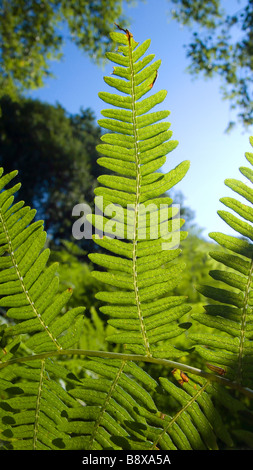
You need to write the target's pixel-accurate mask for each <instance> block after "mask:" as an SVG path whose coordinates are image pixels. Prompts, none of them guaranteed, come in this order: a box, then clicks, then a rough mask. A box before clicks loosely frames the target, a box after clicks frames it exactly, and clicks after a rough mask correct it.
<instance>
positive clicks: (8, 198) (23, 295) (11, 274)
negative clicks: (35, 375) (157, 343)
mask: <svg viewBox="0 0 253 470" xmlns="http://www.w3.org/2000/svg"><path fill="white" fill-rule="evenodd" d="M2 174H3V170H1V175H2ZM14 176H16V172H12V173H10V174H7V175H5V176H1V178H0V188H1V190H2V193H1V195H0V253H1V259H0V306H1V307H4V308H5V309H7V313H6V316H7V318H9V319H11V320H12V321H11V323H9V326H8V328H6V329H5V330H4V336H5V338H8V337H11V338H15V337H16V336H20V335H22V342H23V343H25V344H26V347H27V348H29V349H30V350H31V351H33V352H35V353H39V352H45V351H50V350H53V349H58V350H60V349H62V348H67V347H70V346H72V345H73V344H74V343H75V342H76V341H77V339H78V331H79V332H80V328H81V323H82V313H83V312H84V310H85V309H84V308H83V307H80V308H75V309H72V310H69V311H66V312H64V313H63V308H65V306H66V304H67V302H68V299H69V298H70V296H71V293H72V290H71V289H67V290H66V291H65V292H63V293H58V287H59V286H58V284H59V280H58V277H57V275H56V270H57V266H58V264H57V263H53V264H51V265H50V266H47V263H48V259H49V254H50V251H49V249H47V248H46V249H45V248H44V246H45V242H46V233H45V232H44V230H43V222H42V221H38V222H33V219H34V216H35V211H34V210H31V209H30V208H29V207H26V206H25V207H24V204H23V203H22V202H21V203H16V204H13V194H14V193H15V192H16V191H17V189H18V188H19V186H18V185H16V186H13V187H12V188H10V189H5V190H4V188H5V186H6V185H7V184H8V183H9V182H10V181H11V180H12V179H13V177H14ZM9 349H10V347H9V348H7V351H8V350H9Z"/></svg>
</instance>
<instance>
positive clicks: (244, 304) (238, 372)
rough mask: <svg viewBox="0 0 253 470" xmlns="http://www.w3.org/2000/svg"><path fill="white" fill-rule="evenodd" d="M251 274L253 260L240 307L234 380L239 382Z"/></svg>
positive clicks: (241, 375)
mask: <svg viewBox="0 0 253 470" xmlns="http://www.w3.org/2000/svg"><path fill="white" fill-rule="evenodd" d="M252 274H253V260H251V264H250V270H249V275H248V282H247V285H246V289H245V295H244V299H243V309H242V317H241V330H240V332H241V334H240V344H239V353H238V369H237V376H236V381H237V382H238V383H239V384H241V383H242V379H243V351H244V341H245V335H246V322H247V309H248V300H249V294H250V286H251V282H252Z"/></svg>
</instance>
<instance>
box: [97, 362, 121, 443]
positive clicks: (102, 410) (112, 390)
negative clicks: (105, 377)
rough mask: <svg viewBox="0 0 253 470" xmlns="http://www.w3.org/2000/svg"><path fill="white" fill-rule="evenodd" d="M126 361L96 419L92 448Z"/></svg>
mask: <svg viewBox="0 0 253 470" xmlns="http://www.w3.org/2000/svg"><path fill="white" fill-rule="evenodd" d="M126 362H127V361H123V362H122V364H121V366H120V368H119V370H118V372H117V374H116V376H115V378H114V380H113V382H112V384H111V386H110V389H109V391H108V394H107V396H106V399H105V401H104V404H103V406H102V408H101V410H100V413H99V416H98V418H97V420H96V422H95V425H94V428H93V432H92V434H91V436H90V442H89V449H92V446H93V442H94V439H95V437H96V433H97V431H98V429H99V427H100V425H101V422H102V419H103V415H104V413H105V412H106V409H107V405H108V403H109V402H110V400H111V398H112V394H113V392H114V390H115V388H116V387H117V384H118V381H119V379H120V377H121V374H122V372H123V370H124V367H125V365H126ZM108 444H110V443H109V442H108Z"/></svg>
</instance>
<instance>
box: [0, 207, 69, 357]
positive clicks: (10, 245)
mask: <svg viewBox="0 0 253 470" xmlns="http://www.w3.org/2000/svg"><path fill="white" fill-rule="evenodd" d="M0 222H1V224H2V226H3V231H4V233H5V236H6V240H7V243H8V247H9V253H10V256H11V260H12V264H13V267H14V269H15V271H16V273H17V276H18V279H19V282H20V284H21V287H22V289H23V292H24V294H25V296H26V299H27V301H28V302H29V304H30V306H31V307H32V310H33V312H34V314H35V317H37V319H38V320H39V322H40V324H41V325H42V327H43V328H44V330H45V331H46V333H47V334H48V336H49V337H50V339H51V340H52V342H53V343H54V344H55V346H56V347H57V349H58V350H60V349H62V347H61V346H60V344H59V343H58V341H57V339H56V338H54V335H53V334H52V333H51V331H50V329H49V327H48V326H47V325H46V324H45V322H44V321H43V319H42V317H41V314H40V313H39V312H38V310H37V309H36V307H35V304H34V302H33V300H32V298H31V296H30V294H29V291H28V289H27V287H26V285H25V283H24V279H23V277H22V275H21V272H20V270H19V267H18V262H17V260H16V258H15V252H14V249H13V246H12V242H11V237H10V235H9V231H8V228H7V226H6V224H5V221H4V217H3V215H2V211H1V209H0Z"/></svg>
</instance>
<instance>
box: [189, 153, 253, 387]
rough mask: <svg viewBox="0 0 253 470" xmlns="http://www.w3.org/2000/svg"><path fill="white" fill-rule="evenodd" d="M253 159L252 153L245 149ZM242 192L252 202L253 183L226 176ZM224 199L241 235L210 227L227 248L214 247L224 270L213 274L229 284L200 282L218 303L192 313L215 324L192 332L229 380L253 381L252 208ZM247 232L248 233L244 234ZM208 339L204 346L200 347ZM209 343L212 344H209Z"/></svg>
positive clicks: (224, 214) (230, 222) (232, 223)
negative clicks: (252, 365) (252, 360)
mask: <svg viewBox="0 0 253 470" xmlns="http://www.w3.org/2000/svg"><path fill="white" fill-rule="evenodd" d="M246 157H247V160H248V161H249V162H250V163H251V164H252V163H253V160H252V157H253V154H250V153H247V154H246ZM240 170H241V173H242V174H243V175H245V176H246V177H247V178H248V180H249V183H252V169H251V168H246V167H242V168H241V169H240ZM225 183H226V185H227V186H228V187H230V188H231V189H232V190H233V191H235V192H236V193H237V194H239V195H240V196H242V197H243V198H244V199H246V201H247V202H249V203H250V204H252V203H253V196H252V195H253V189H252V188H251V187H250V186H249V185H248V184H245V183H242V182H240V181H239V180H235V179H228V180H226V181H225ZM221 202H223V204H224V205H226V206H227V207H228V208H230V209H232V210H233V211H234V212H235V213H236V214H237V215H234V214H231V213H230V212H228V211H219V215H220V216H221V218H222V219H223V220H224V221H225V222H226V223H227V224H228V225H229V226H230V227H232V228H233V229H234V230H235V231H237V232H238V234H239V236H238V237H236V236H231V235H229V236H228V235H223V234H221V233H211V234H210V237H211V238H213V239H214V240H215V241H216V242H218V243H219V244H220V245H221V246H223V247H224V248H225V249H226V250H227V251H226V252H225V253H223V252H220V251H219V252H218V251H217V252H214V251H213V252H211V253H210V255H211V257H212V258H214V259H215V260H217V261H219V262H220V263H222V264H223V265H224V266H225V269H224V270H214V271H210V276H211V277H212V278H213V279H214V280H215V281H216V282H217V281H218V282H219V283H222V285H223V286H224V288H223V287H222V288H220V287H214V286H200V287H199V288H198V290H199V292H201V293H202V294H203V295H204V296H206V297H207V298H209V299H212V300H213V301H214V304H213V305H207V306H206V307H205V313H204V314H203V313H201V314H200V313H196V314H194V315H193V318H194V319H195V320H196V321H198V322H200V323H201V324H203V325H206V326H208V327H209V328H212V329H213V334H206V335H203V336H202V337H200V335H199V334H192V335H190V337H191V339H192V341H194V343H196V344H198V346H197V350H198V352H199V353H200V355H201V356H202V357H203V358H204V359H205V360H206V361H208V362H209V363H210V362H211V363H214V365H217V366H219V367H221V371H223V373H224V374H226V377H228V378H229V379H230V380H233V381H235V382H237V383H239V384H241V385H243V386H250V384H252V374H251V371H250V367H249V362H250V359H249V358H250V357H251V355H252V353H253V348H252V329H253V323H252V271H253V264H252V263H253V262H252V259H253V257H252V247H253V246H252V240H253V228H252V221H253V218H252V214H253V209H252V206H251V205H248V204H243V203H242V202H240V201H238V200H237V199H235V198H230V197H226V198H222V199H221ZM241 235H242V236H243V238H242V237H241ZM201 344H202V345H204V346H205V348H203V347H200V345H201ZM206 347H207V348H206Z"/></svg>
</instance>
